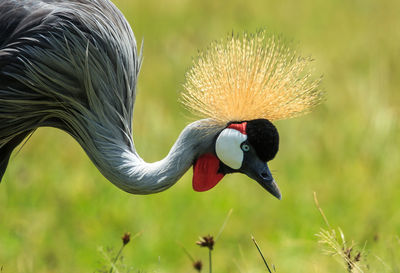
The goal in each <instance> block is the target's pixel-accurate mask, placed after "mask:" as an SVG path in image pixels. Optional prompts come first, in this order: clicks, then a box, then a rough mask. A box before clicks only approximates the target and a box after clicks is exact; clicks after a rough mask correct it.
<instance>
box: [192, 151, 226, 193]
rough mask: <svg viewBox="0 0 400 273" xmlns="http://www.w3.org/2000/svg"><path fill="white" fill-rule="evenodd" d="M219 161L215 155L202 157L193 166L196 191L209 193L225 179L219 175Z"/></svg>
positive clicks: (193, 183)
mask: <svg viewBox="0 0 400 273" xmlns="http://www.w3.org/2000/svg"><path fill="white" fill-rule="evenodd" d="M218 169H219V159H218V158H217V157H216V156H215V155H213V154H204V155H202V156H200V157H199V158H198V159H197V161H196V162H195V163H194V165H193V180H192V185H193V189H194V190H195V191H208V190H210V189H212V188H213V187H214V186H215V185H217V183H218V182H219V181H220V180H221V179H222V178H223V177H224V175H223V174H222V173H218Z"/></svg>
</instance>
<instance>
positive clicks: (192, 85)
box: [181, 31, 322, 124]
mask: <svg viewBox="0 0 400 273" xmlns="http://www.w3.org/2000/svg"><path fill="white" fill-rule="evenodd" d="M310 62H311V59H310V58H303V57H300V56H298V55H297V53H296V52H295V51H293V50H291V49H290V48H288V47H286V46H285V45H284V44H283V42H282V41H281V40H280V39H279V38H276V37H275V36H272V35H267V34H266V33H265V31H260V32H258V33H256V34H252V35H249V34H244V35H242V36H234V35H232V36H229V37H228V38H227V39H222V40H220V41H216V42H214V43H212V44H211V45H210V46H209V47H208V49H207V50H206V51H204V52H200V54H199V57H198V60H197V62H195V63H194V65H193V67H192V68H191V69H190V70H189V71H188V72H187V73H186V83H185V84H184V89H185V91H184V92H182V99H181V101H182V103H183V104H184V105H185V106H186V107H187V108H188V109H189V110H190V111H191V112H193V113H194V114H195V115H197V116H200V117H206V118H211V119H213V120H214V121H216V122H217V123H225V124H226V123H228V122H230V121H242V120H253V119H259V118H264V119H268V120H271V121H274V120H280V119H287V118H291V117H294V116H298V115H300V114H303V113H306V112H308V111H310V109H311V108H312V107H314V106H315V105H317V104H318V103H319V102H320V101H321V98H322V93H321V91H320V90H319V89H318V85H319V82H320V79H313V77H312V74H311V73H310V71H309V64H310Z"/></svg>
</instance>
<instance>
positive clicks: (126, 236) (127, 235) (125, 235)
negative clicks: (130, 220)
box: [122, 232, 131, 245]
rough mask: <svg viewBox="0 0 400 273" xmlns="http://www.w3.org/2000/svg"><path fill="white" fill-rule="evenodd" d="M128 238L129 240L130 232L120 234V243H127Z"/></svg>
mask: <svg viewBox="0 0 400 273" xmlns="http://www.w3.org/2000/svg"><path fill="white" fill-rule="evenodd" d="M130 240H131V233H130V232H125V234H124V236H122V243H123V244H124V245H127V244H128V243H129V241H130Z"/></svg>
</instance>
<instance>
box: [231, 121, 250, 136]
mask: <svg viewBox="0 0 400 273" xmlns="http://www.w3.org/2000/svg"><path fill="white" fill-rule="evenodd" d="M246 126H247V121H245V122H242V123H232V124H231V125H229V126H228V128H231V129H235V130H238V131H239V132H241V133H242V134H244V135H247V133H246Z"/></svg>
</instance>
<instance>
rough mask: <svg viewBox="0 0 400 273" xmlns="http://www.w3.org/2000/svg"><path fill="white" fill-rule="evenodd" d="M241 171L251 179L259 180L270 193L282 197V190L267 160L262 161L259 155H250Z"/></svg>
mask: <svg viewBox="0 0 400 273" xmlns="http://www.w3.org/2000/svg"><path fill="white" fill-rule="evenodd" d="M240 171H241V172H242V173H244V174H246V175H247V176H248V177H250V178H251V179H253V180H255V181H257V182H258V184H260V185H261V187H263V188H264V189H266V190H267V191H268V192H269V193H270V194H272V195H273V196H275V197H276V198H278V199H279V200H281V199H282V195H281V192H280V191H279V188H278V185H277V184H276V182H275V180H274V178H273V177H272V174H271V171H270V170H269V168H268V165H267V163H266V162H262V161H261V160H260V159H258V158H257V157H254V156H253V157H248V158H246V159H245V160H244V162H243V165H242V167H241V168H240Z"/></svg>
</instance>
